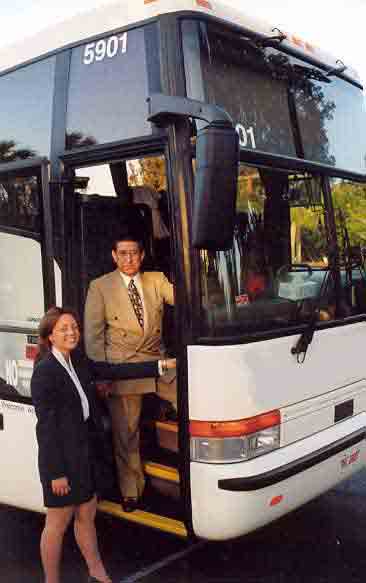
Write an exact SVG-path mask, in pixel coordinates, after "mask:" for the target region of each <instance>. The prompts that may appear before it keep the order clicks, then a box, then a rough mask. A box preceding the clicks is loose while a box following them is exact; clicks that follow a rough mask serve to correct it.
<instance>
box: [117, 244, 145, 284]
mask: <svg viewBox="0 0 366 583" xmlns="http://www.w3.org/2000/svg"><path fill="white" fill-rule="evenodd" d="M112 257H113V260H114V262H115V264H116V265H117V267H118V269H119V270H120V271H121V272H122V273H124V274H125V275H128V276H129V277H134V276H135V275H136V274H137V273H138V272H139V271H140V267H141V263H142V261H143V259H144V257H145V253H144V252H143V251H141V250H140V247H139V245H138V243H136V241H120V242H119V243H118V244H117V249H116V250H114V249H113V251H112Z"/></svg>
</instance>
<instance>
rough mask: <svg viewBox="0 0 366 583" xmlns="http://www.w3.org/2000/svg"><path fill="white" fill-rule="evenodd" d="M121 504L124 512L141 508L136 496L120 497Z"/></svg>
mask: <svg viewBox="0 0 366 583" xmlns="http://www.w3.org/2000/svg"><path fill="white" fill-rule="evenodd" d="M121 506H122V510H123V511H124V512H133V511H134V510H137V509H138V508H141V501H140V500H139V499H138V498H122V502H121Z"/></svg>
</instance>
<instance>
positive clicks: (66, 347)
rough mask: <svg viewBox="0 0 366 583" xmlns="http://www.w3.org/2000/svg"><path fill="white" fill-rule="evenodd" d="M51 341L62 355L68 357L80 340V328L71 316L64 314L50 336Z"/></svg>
mask: <svg viewBox="0 0 366 583" xmlns="http://www.w3.org/2000/svg"><path fill="white" fill-rule="evenodd" d="M49 340H50V342H51V344H52V346H54V347H55V348H57V350H59V351H60V352H62V354H65V355H68V354H70V352H71V350H74V348H76V347H77V345H78V343H79V340H80V331H79V326H78V324H77V322H76V320H75V318H74V317H73V316H71V314H63V315H62V316H61V317H60V318H59V319H58V320H57V323H56V325H55V327H54V328H53V330H52V334H50V336H49Z"/></svg>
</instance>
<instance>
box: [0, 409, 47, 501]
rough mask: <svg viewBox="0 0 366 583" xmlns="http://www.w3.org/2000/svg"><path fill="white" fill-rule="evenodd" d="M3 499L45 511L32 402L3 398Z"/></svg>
mask: <svg viewBox="0 0 366 583" xmlns="http://www.w3.org/2000/svg"><path fill="white" fill-rule="evenodd" d="M0 416H1V425H0V426H1V427H2V429H1V430H0V452H1V472H0V503H1V504H9V505H11V506H17V507H19V508H26V509H29V510H36V511H39V512H42V511H43V497H42V489H41V483H40V479H39V474H38V462H37V454H38V446H37V441H36V431H35V425H36V415H35V412H34V407H32V405H28V404H23V403H16V402H14V401H8V400H0Z"/></svg>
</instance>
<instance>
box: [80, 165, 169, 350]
mask: <svg viewBox="0 0 366 583" xmlns="http://www.w3.org/2000/svg"><path fill="white" fill-rule="evenodd" d="M75 172H76V176H79V177H81V176H82V177H84V178H87V179H88V180H87V186H86V188H84V189H83V190H81V189H79V191H78V194H77V196H79V197H80V199H81V207H80V208H81V225H82V232H83V250H82V257H81V265H82V273H83V277H82V281H83V297H85V296H86V292H87V289H88V286H89V283H90V281H91V280H92V279H95V278H96V277H99V276H100V275H103V274H105V273H108V272H110V271H113V270H114V269H115V265H114V263H113V261H112V257H111V249H112V243H113V240H114V238H115V237H116V236H118V235H120V234H121V233H124V232H128V233H130V232H132V233H134V234H136V235H137V236H138V237H139V238H141V240H142V241H143V244H144V248H145V259H144V265H143V267H144V269H145V271H163V272H164V273H165V275H166V276H167V277H168V279H170V280H171V281H172V280H173V279H174V273H173V269H172V265H173V263H172V256H171V237H170V233H171V226H170V215H169V204H168V193H167V179H166V169H165V160H164V157H163V156H153V157H148V158H140V159H134V160H127V161H123V160H121V161H114V162H111V163H105V164H100V165H97V166H92V167H90V166H89V167H82V168H77V169H76V171H75ZM163 328H164V333H163V336H164V340H165V344H166V345H167V346H168V347H169V348H170V349H171V352H174V345H175V336H174V317H173V314H172V310H171V309H170V308H169V306H167V309H166V312H165V316H164V322H163Z"/></svg>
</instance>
